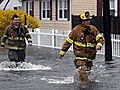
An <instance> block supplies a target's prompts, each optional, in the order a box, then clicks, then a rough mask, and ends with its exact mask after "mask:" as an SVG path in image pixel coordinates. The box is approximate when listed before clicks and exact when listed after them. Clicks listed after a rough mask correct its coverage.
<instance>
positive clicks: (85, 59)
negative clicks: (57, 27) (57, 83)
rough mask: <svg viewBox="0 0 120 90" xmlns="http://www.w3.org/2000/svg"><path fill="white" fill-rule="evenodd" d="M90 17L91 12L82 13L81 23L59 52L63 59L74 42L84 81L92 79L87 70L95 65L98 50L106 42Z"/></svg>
mask: <svg viewBox="0 0 120 90" xmlns="http://www.w3.org/2000/svg"><path fill="white" fill-rule="evenodd" d="M90 19H91V17H90V13H89V12H84V13H82V14H80V24H78V25H77V26H75V27H74V28H73V30H72V31H71V32H70V34H69V36H68V37H67V38H66V41H65V42H64V43H63V46H62V48H61V50H60V53H59V58H60V59H61V58H62V57H63V56H64V55H65V53H66V51H67V50H68V49H69V47H70V46H71V45H72V44H73V52H74V64H75V66H76V68H77V69H78V71H79V78H80V80H81V81H82V82H83V83H86V82H89V81H90V80H89V78H88V73H87V71H89V70H90V69H91V67H92V66H93V59H95V57H96V52H97V50H100V49H101V48H102V46H103V43H104V38H103V36H102V35H101V34H100V33H99V31H98V30H97V28H96V27H95V26H93V25H90Z"/></svg>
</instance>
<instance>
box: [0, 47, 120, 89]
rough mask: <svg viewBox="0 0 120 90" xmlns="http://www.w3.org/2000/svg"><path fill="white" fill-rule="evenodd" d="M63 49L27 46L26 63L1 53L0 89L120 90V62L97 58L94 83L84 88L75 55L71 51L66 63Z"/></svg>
mask: <svg viewBox="0 0 120 90" xmlns="http://www.w3.org/2000/svg"><path fill="white" fill-rule="evenodd" d="M58 53H59V50H57V49H52V48H45V47H36V46H32V47H27V50H26V62H24V63H18V65H17V67H16V63H14V62H9V60H8V58H7V52H4V53H0V90H120V61H119V58H114V59H113V61H111V62H107V63H106V62H105V61H104V56H102V55H97V57H96V60H95V61H94V66H93V68H92V70H91V72H90V75H89V77H90V79H91V82H90V83H88V84H87V85H81V84H79V83H78V82H77V80H76V78H74V75H75V73H76V71H77V70H76V68H75V66H74V64H73V53H72V51H68V52H67V53H66V55H65V56H64V57H63V59H62V60H60V59H58Z"/></svg>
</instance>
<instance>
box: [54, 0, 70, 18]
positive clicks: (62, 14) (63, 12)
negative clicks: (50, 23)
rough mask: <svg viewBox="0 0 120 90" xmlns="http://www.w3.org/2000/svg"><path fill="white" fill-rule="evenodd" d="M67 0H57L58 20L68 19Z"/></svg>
mask: <svg viewBox="0 0 120 90" xmlns="http://www.w3.org/2000/svg"><path fill="white" fill-rule="evenodd" d="M68 1H69V0H58V2H57V3H58V5H57V9H58V10H57V13H56V14H57V15H58V16H57V19H58V20H68V17H69V4H68Z"/></svg>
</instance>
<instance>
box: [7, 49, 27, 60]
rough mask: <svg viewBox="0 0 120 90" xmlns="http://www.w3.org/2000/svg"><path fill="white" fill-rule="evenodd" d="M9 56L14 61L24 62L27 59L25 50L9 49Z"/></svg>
mask: <svg viewBox="0 0 120 90" xmlns="http://www.w3.org/2000/svg"><path fill="white" fill-rule="evenodd" d="M8 58H9V60H10V61H14V62H24V61H25V50H11V49H10V50H8Z"/></svg>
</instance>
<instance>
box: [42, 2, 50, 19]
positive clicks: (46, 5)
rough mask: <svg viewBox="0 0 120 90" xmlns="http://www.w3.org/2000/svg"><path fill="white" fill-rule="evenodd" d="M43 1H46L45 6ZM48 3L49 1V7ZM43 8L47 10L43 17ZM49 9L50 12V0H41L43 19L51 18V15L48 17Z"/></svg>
mask: <svg viewBox="0 0 120 90" xmlns="http://www.w3.org/2000/svg"><path fill="white" fill-rule="evenodd" d="M43 3H45V6H43ZM48 3H49V7H48ZM43 7H44V8H43ZM43 10H45V18H43ZM47 10H49V12H50V0H42V1H41V20H50V16H49V18H48V17H47V14H48V12H47Z"/></svg>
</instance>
